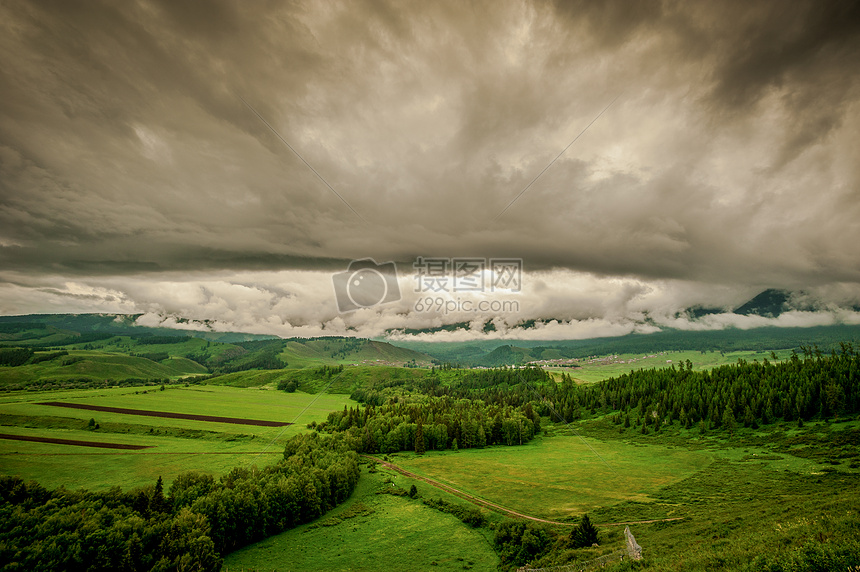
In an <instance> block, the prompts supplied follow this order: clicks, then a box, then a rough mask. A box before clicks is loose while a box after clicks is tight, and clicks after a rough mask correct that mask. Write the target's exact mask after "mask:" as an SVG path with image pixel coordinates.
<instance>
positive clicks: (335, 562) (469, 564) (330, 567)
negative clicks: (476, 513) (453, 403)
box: [223, 469, 498, 572]
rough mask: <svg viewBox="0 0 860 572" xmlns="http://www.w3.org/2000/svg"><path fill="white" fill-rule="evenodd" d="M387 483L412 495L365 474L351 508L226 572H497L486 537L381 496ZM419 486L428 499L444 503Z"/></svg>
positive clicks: (258, 550)
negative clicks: (394, 571)
mask: <svg viewBox="0 0 860 572" xmlns="http://www.w3.org/2000/svg"><path fill="white" fill-rule="evenodd" d="M386 479H392V480H394V481H395V482H396V483H397V486H400V487H403V488H407V489H408V488H409V486H410V485H411V484H412V482H413V481H411V480H410V479H406V478H405V477H403V476H400V475H396V474H392V473H389V472H387V471H385V470H380V471H379V472H378V473H375V474H372V473H368V472H367V470H366V469H365V470H363V471H362V475H361V479H360V480H359V484H358V486H357V488H356V490H355V492H353V494H352V496H351V497H350V498H349V500H348V501H346V502H345V503H343V504H342V505H341V506H339V507H337V508H336V509H334V510H333V511H331V512H329V513H327V514H326V515H325V516H324V517H323V518H322V519H320V520H319V521H317V522H314V523H310V524H305V525H302V526H299V527H297V528H294V529H292V530H289V531H287V532H284V533H282V534H279V535H277V536H273V537H271V538H268V539H266V540H264V541H262V542H258V543H257V544H254V545H251V546H249V547H247V548H244V549H242V550H239V551H237V552H234V553H232V554H230V555H228V556H227V557H226V558H225V560H224V568H223V570H224V572H239V571H240V570H249V569H254V570H278V571H279V572H287V571H290V570H295V571H331V572H336V571H341V570H350V571H357V572H358V571H377V570H397V571H398V572H401V571H402V572H412V571H415V572H419V571H425V570H439V571H445V570H449V571H453V570H469V569H474V570H495V569H496V566H497V565H498V557H497V556H496V553H495V552H494V550H493V548H492V546H491V538H490V535H489V533H488V531H487V530H486V529H473V528H471V527H469V526H467V525H465V524H463V523H462V522H460V521H459V520H458V519H457V518H456V517H454V516H452V515H450V514H445V513H442V512H439V511H437V510H434V509H432V508H429V507H427V506H424V505H423V504H422V503H421V501H420V499H409V498H408V497H398V496H393V495H388V494H376V491H378V490H379V489H381V488H382V487H388V486H391V485H390V484H387V483H385V480H386ZM416 482H417V486H418V487H419V490H420V491H421V493H422V494H424V495H427V496H432V497H433V498H438V497H443V496H446V495H444V494H443V493H437V491H435V490H432V489H429V487H426V485H424V483H421V482H420V481H416ZM422 485H424V487H425V488H421V487H422ZM450 498H451V499H453V500H456V501H459V499H455V498H454V497H450ZM460 502H462V501H460Z"/></svg>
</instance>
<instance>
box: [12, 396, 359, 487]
mask: <svg viewBox="0 0 860 572" xmlns="http://www.w3.org/2000/svg"><path fill="white" fill-rule="evenodd" d="M39 401H65V402H75V403H87V404H91V405H103V406H113V407H125V408H136V409H148V410H155V411H169V412H174V413H192V414H203V415H218V416H224V417H242V418H250V419H263V420H275V421H287V422H296V421H297V423H296V424H295V425H292V426H288V427H258V426H251V425H235V424H229V423H212V422H205V421H194V420H187V419H164V418H157V417H141V416H137V415H125V414H119V413H106V412H95V411H86V410H76V409H66V408H57V407H51V406H48V405H39V404H38V402H39ZM346 403H352V402H351V401H349V399H348V398H346V397H345V396H342V395H321V396H319V397H318V398H317V396H314V395H309V394H306V393H301V392H296V393H284V392H281V391H274V390H263V389H242V388H234V387H223V386H194V385H192V386H189V387H169V388H167V389H165V390H164V391H159V390H158V389H152V388H147V389H144V388H121V389H98V390H65V391H50V392H32V391H31V392H17V393H9V394H4V395H2V396H0V426H2V431H0V432H3V433H10V434H16V435H28V436H44V437H54V438H63V439H77V440H85V441H106V442H114V443H125V444H132V445H154V447H153V448H151V449H146V450H143V451H136V452H130V451H117V452H109V451H106V450H93V449H90V448H85V447H77V446H69V445H56V444H49V443H27V442H22V441H10V440H2V439H0V473H2V474H5V475H18V476H21V477H22V478H24V479H25V480H30V479H34V480H37V481H39V482H40V483H41V484H43V485H44V486H47V487H49V488H52V487H57V486H60V485H63V486H65V487H67V488H78V487H85V488H89V489H93V490H98V489H104V488H108V487H110V486H114V485H118V486H121V487H123V488H128V487H132V486H140V485H145V484H151V483H152V482H154V481H155V479H157V478H158V477H159V476H162V477H163V478H164V480H165V482H167V483H169V482H170V481H172V479H173V478H174V477H175V475H176V474H178V473H180V472H184V471H189V470H192V469H193V470H200V471H204V472H209V473H212V474H214V475H216V476H218V475H220V474H223V473H226V472H227V471H229V470H230V469H231V468H233V467H234V466H238V465H248V464H256V465H260V466H262V465H265V464H269V463H273V462H275V461H277V459H279V458H280V455H281V454H282V452H283V443H284V442H285V441H286V439H287V438H289V437H291V436H292V435H295V434H296V433H299V432H301V431H306V430H307V429H305V425H306V424H307V423H309V422H311V421H317V422H319V421H322V420H324V419H325V417H326V416H327V415H328V413H329V412H330V411H333V410H335V409H342V408H343V406H344V405H345V404H346ZM91 418H92V419H94V420H95V421H96V422H97V423H98V425H99V428H98V429H97V430H93V429H91V428H88V422H89V420H90V419H91ZM262 451H266V452H265V453H262V454H261V452H262Z"/></svg>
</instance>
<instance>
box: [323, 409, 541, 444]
mask: <svg viewBox="0 0 860 572" xmlns="http://www.w3.org/2000/svg"><path fill="white" fill-rule="evenodd" d="M311 427H312V428H314V429H316V430H317V431H323V432H331V433H335V432H339V433H345V434H347V435H349V437H350V442H351V444H352V446H353V447H354V448H355V450H356V451H358V452H361V453H394V452H397V451H410V450H415V451H416V452H418V453H424V452H425V451H428V450H444V449H470V448H482V447H487V446H490V445H522V444H523V443H527V442H528V441H530V440H531V439H532V438H534V436H535V435H536V434H537V433H539V432H540V428H541V427H540V415H538V413H537V412H536V411H535V410H534V408H533V407H532V405H531V403H526V404H525V405H524V406H523V407H522V408H521V409H518V408H514V407H511V406H508V405H497V404H487V403H485V402H483V401H480V400H471V399H454V398H451V397H448V396H444V397H431V396H423V395H417V396H413V397H407V398H404V397H394V398H392V399H391V400H390V401H389V402H388V403H386V404H383V405H379V406H374V405H368V404H365V405H363V406H357V407H348V406H344V408H343V411H334V412H332V413H329V415H328V418H327V419H326V421H324V422H322V423H320V424H318V425H317V424H314V423H312V424H311Z"/></svg>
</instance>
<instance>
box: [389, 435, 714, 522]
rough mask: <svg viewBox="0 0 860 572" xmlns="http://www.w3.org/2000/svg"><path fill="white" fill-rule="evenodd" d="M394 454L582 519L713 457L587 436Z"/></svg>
mask: <svg viewBox="0 0 860 572" xmlns="http://www.w3.org/2000/svg"><path fill="white" fill-rule="evenodd" d="M589 445H590V446H591V447H592V448H593V449H594V450H595V451H596V452H597V454H599V455H600V457H598V456H597V455H595V453H594V452H592V450H591V449H590V448H589ZM388 458H389V459H390V460H391V461H392V462H393V463H396V464H397V465H399V466H401V467H403V468H404V469H407V470H409V471H412V472H414V473H416V474H419V475H422V476H426V477H430V478H432V479H436V480H438V481H440V482H442V483H445V484H448V485H450V486H453V487H455V488H457V489H460V490H462V491H464V492H467V493H470V494H473V495H475V496H478V497H480V498H483V499H485V500H488V501H491V502H495V503H498V504H501V505H502V506H504V507H506V508H510V509H513V510H515V511H517V512H522V513H524V514H529V515H532V516H538V517H541V518H547V519H550V520H571V519H575V518H579V516H581V515H582V514H583V513H584V512H588V511H590V510H593V509H594V508H596V507H599V506H607V505H613V504H616V503H619V502H622V501H625V500H633V501H638V502H647V501H649V500H650V499H651V498H652V495H653V494H655V493H656V492H657V491H659V490H660V488H661V487H664V486H666V485H668V484H670V483H673V482H677V481H678V480H681V479H683V478H685V477H687V476H689V475H692V474H693V473H695V472H697V471H700V470H702V469H704V468H705V467H707V466H708V465H709V464H710V463H711V462H712V461H713V457H712V456H711V455H709V454H707V453H705V452H701V451H688V450H684V449H672V448H667V447H663V446H659V445H658V446H650V447H643V446H637V445H635V444H628V443H624V442H622V441H608V442H600V441H597V440H595V439H586V442H583V441H582V440H580V439H579V438H577V437H574V436H572V435H570V436H569V435H562V434H559V435H556V436H552V437H545V436H540V437H538V438H536V439H535V440H533V441H532V442H530V443H529V444H527V445H523V446H520V447H492V448H488V449H473V450H468V451H466V450H461V451H459V452H453V451H441V452H440V451H433V452H428V453H427V454H425V455H423V456H417V455H415V454H406V453H398V454H396V455H389V456H388ZM604 461H605V462H604Z"/></svg>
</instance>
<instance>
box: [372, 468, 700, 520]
mask: <svg viewBox="0 0 860 572" xmlns="http://www.w3.org/2000/svg"><path fill="white" fill-rule="evenodd" d="M361 456H362V457H364V458H365V459H370V460H372V461H376V462H377V463H379V464H380V465H382V466H384V467H387V468H389V469H391V470H392V471H396V472H398V473H400V474H401V475H403V476H406V477H409V478H411V479H417V480H419V481H424V482H425V483H427V484H429V485H431V486H434V487H436V488H437V489H441V490H443V491H445V492H448V493H451V494H452V495H454V496H457V497H460V498H461V499H463V500H467V501H469V502H470V503H472V504H476V505H478V506H482V507H485V508H488V509H490V510H493V511H496V512H500V513H503V514H509V515H511V516H516V517H519V518H525V519H528V520H533V521H535V522H543V523H546V524H556V525H559V526H576V525H577V523H573V522H559V521H557V520H547V519H545V518H539V517H537V516H529V515H527V514H523V513H521V512H517V511H515V510H511V509H509V508H505V507H503V506H501V505H498V504H496V503H492V502H490V501H486V500H484V499H481V498H478V497H476V496H475V495H471V494H469V493H466V492H463V491H461V490H460V489H455V488H454V487H451V486H448V485H446V484H443V483H440V482H439V481H437V480H434V479H431V478H430V477H424V476H421V475H417V474H415V473H413V472H411V471H407V470H406V469H404V468H402V467H399V466H397V465H395V464H394V463H390V462H388V461H384V460H382V459H380V458H379V457H374V456H372V455H361ZM683 518H684V517H682V516H679V517H675V518H657V519H654V520H635V521H628V522H605V523H600V524H598V523H595V526H621V525H628V524H649V523H653V522H669V521H672V520H683Z"/></svg>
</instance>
